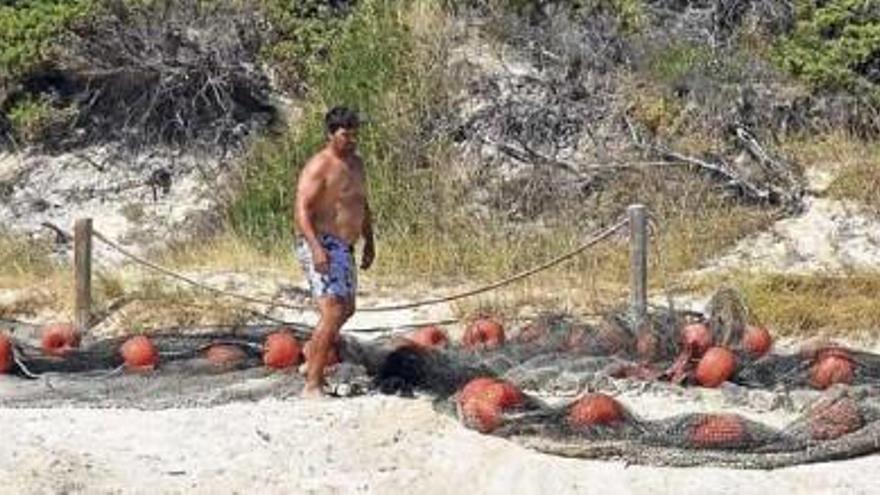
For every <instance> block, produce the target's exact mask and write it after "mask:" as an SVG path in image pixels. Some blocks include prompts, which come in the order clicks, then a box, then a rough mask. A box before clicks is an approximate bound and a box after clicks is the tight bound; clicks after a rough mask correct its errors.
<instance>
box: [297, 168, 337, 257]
mask: <svg viewBox="0 0 880 495" xmlns="http://www.w3.org/2000/svg"><path fill="white" fill-rule="evenodd" d="M322 169H323V167H322V163H321V162H320V161H319V160H318V159H312V160H311V161H310V162H309V163H308V164H306V166H305V168H303V171H302V173H301V174H300V177H299V182H298V184H297V187H296V204H295V206H294V211H295V217H296V225H297V227H298V228H299V231H300V234H302V236H303V237H304V238H305V239H306V242H307V243H308V245H309V248H310V249H311V250H312V258H313V260H314V263H315V269H316V270H317V271H318V272H321V273H326V272H327V270H328V269H329V266H330V264H329V259H328V257H327V253H326V252H325V251H324V248H323V247H322V246H321V243H320V242H319V241H318V236H317V233H316V232H315V226H314V224H313V223H312V211H313V208H314V204H315V202H316V201H317V200H318V198H319V196H320V194H321V191H322V190H323V189H324V177H323V175H324V174H323V170H322Z"/></svg>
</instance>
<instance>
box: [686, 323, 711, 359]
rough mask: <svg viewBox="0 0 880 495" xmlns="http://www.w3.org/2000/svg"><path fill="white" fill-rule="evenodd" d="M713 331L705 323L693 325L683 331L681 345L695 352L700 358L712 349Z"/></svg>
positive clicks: (687, 326)
mask: <svg viewBox="0 0 880 495" xmlns="http://www.w3.org/2000/svg"><path fill="white" fill-rule="evenodd" d="M712 340H713V338H712V330H710V329H709V326H708V325H706V324H705V323H691V324H690V325H685V327H684V328H682V329H681V345H682V346H683V347H689V348H690V349H691V350H693V355H694V356H696V357H700V356H702V355H703V354H705V353H706V351H708V350H709V348H710V347H712Z"/></svg>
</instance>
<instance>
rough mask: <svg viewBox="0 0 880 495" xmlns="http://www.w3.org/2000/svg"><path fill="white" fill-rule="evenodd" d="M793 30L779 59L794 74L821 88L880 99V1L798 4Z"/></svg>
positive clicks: (806, 0)
mask: <svg viewBox="0 0 880 495" xmlns="http://www.w3.org/2000/svg"><path fill="white" fill-rule="evenodd" d="M797 5H798V18H797V22H796V25H795V28H794V31H793V32H792V33H791V34H790V35H789V36H788V37H786V38H785V39H784V40H783V42H782V43H781V44H780V45H779V47H778V50H777V51H778V54H777V59H778V61H779V62H780V63H781V64H782V65H783V67H785V68H786V69H788V70H789V71H790V72H791V73H792V74H794V75H795V76H798V77H800V78H803V79H804V80H806V81H807V82H809V83H810V84H811V85H813V86H814V87H817V88H822V89H844V90H850V91H858V92H859V93H862V94H864V93H866V92H867V93H870V94H872V96H873V97H875V98H880V87H878V85H880V2H876V1H865V0H830V1H819V0H799V1H798V3H797Z"/></svg>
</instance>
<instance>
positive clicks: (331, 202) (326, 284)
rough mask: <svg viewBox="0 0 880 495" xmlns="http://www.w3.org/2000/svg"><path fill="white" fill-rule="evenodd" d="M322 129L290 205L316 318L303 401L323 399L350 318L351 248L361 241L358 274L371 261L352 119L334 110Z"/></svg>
mask: <svg viewBox="0 0 880 495" xmlns="http://www.w3.org/2000/svg"><path fill="white" fill-rule="evenodd" d="M324 124H325V130H326V132H327V143H326V145H325V146H324V148H323V149H322V150H321V151H319V152H318V153H317V154H316V155H315V156H313V157H312V158H311V159H310V160H309V161H308V163H307V164H306V166H305V167H304V168H303V170H302V172H301V173H300V176H299V180H298V183H297V186H296V199H295V202H294V224H295V226H296V230H295V232H294V234H295V237H296V246H295V249H296V253H297V257H298V258H299V260H300V262H301V263H302V266H303V271H304V272H305V274H306V276H307V277H308V279H309V285H310V287H311V291H312V297H313V298H314V300H315V301H316V302H317V305H318V310H319V311H320V313H321V317H320V320H318V325H317V326H316V327H315V331H314V333H313V334H312V339H311V341H310V344H309V345H310V347H311V353H310V354H311V355H310V359H309V361H308V365H307V372H306V387H305V389H304V390H303V395H304V396H307V397H315V396H321V395H322V394H323V391H322V389H323V385H324V368H325V367H326V365H327V358H328V353H329V351H330V350H331V348H332V347H333V346H334V345H335V342H336V339H337V338H338V336H339V329H340V328H341V327H342V325H343V324H344V323H345V322H346V321H347V320H348V319H349V318H350V317H351V315H352V314H354V309H355V292H356V291H357V267H356V266H355V264H354V263H355V261H354V244H355V243H356V242H357V241H358V239H360V238H361V237H362V236H363V238H364V248H363V256H362V259H361V268H362V269H364V270H366V269H368V268H369V267H370V265H372V263H373V258H374V256H375V251H374V246H373V228H372V220H371V217H370V208H369V205H368V204H367V194H366V183H365V178H366V177H365V173H364V165H363V162H362V161H361V159H360V157H359V156H358V155H357V153H356V152H355V149H356V147H357V132H358V127H359V125H360V123H359V121H358V117H357V114H355V113H354V112H353V111H351V110H349V109H347V108H342V107H336V108H333V109H331V110H330V111H329V112H328V113H327V115H326V116H325V119H324Z"/></svg>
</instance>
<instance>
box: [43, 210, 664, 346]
mask: <svg viewBox="0 0 880 495" xmlns="http://www.w3.org/2000/svg"><path fill="white" fill-rule="evenodd" d="M637 206H638V205H637ZM638 208H644V207H641V206H638ZM630 210H631V211H630V215H629V217H627V216H621V217H619V218H618V219H617V220H616V221H615V222H614V223H612V224H611V225H609V226H607V227H604V228H601V229H598V230H596V231H594V232H593V233H591V234H590V235H589V236H588V237H587V238H586V240H585V241H584V242H582V243H580V244H579V245H577V246H576V247H574V248H572V249H571V250H569V251H566V252H564V253H562V254H560V255H558V256H556V257H554V258H552V259H549V260H547V261H546V262H544V263H541V264H539V265H537V266H534V267H532V268H529V269H526V270H523V271H520V272H517V273H514V274H512V275H510V276H508V277H505V278H503V279H500V280H497V281H494V282H491V283H487V284H484V285H481V286H479V287H476V288H474V289H470V290H466V291H461V292H457V293H454V294H450V295H447V296H440V297H433V298H428V299H423V300H420V301H414V302H408V303H401V304H390V305H380V306H372V307H364V308H358V312H359V313H382V312H391V311H401V310H408V309H415V308H420V307H425V306H431V305H437V304H444V303H449V302H454V301H458V300H461V299H465V298H469V297H473V296H477V295H480V294H484V293H487V292H491V291H494V290H497V289H500V288H502V287H505V286H508V285H510V284H513V283H515V282H518V281H520V280H523V279H525V278H528V277H530V276H533V275H536V274H538V273H541V272H543V271H546V270H549V269H550V268H552V267H554V266H557V265H559V264H561V263H563V262H565V261H567V260H570V259H572V258H574V257H576V256H578V255H580V254H581V253H583V252H584V251H586V250H588V249H590V248H591V247H593V246H595V245H597V244H599V243H600V242H602V241H603V240H605V239H608V238H609V237H611V236H612V235H613V234H615V233H616V232H618V231H620V230H621V229H623V228H624V227H626V226H627V225H631V223H632V210H633V207H630ZM652 223H654V222H652ZM45 226H46V227H47V228H50V229H52V230H53V231H55V232H60V233H63V234H65V235H67V236H69V237H70V238H72V239H74V252H75V254H76V256H75V263H74V264H75V266H76V273H75V277H76V281H75V286H76V290H77V294H76V309H75V316H76V321H77V326H78V327H80V328H81V329H85V328H87V327H88V326H89V321H90V320H89V315H91V311H92V308H91V294H90V291H91V276H92V273H91V271H92V263H91V259H92V256H93V249H92V248H93V246H92V239H95V240H97V241H98V242H100V243H101V244H103V245H105V246H107V247H108V248H110V249H112V250H114V251H116V252H117V253H119V254H120V255H122V256H123V257H124V258H126V259H128V260H130V261H131V262H133V263H134V264H136V265H139V266H142V267H144V268H147V269H148V270H151V271H153V272H155V273H158V274H160V275H162V276H164V277H166V278H169V279H173V280H176V281H178V282H182V283H185V284H187V285H189V286H191V287H193V288H195V289H198V290H203V291H206V292H209V293H212V294H215V295H218V296H222V297H229V298H233V299H237V300H239V301H243V302H247V303H252V304H257V305H261V306H266V307H269V308H283V309H289V310H293V311H298V312H312V313H314V312H316V308H315V307H314V306H313V305H300V304H291V303H287V302H283V301H279V300H277V299H275V300H273V299H267V298H261V297H255V296H251V295H247V294H241V293H238V292H234V291H229V290H224V289H220V288H217V287H214V286H211V285H209V284H206V283H203V282H200V281H198V280H195V279H194V278H192V277H189V276H186V275H183V274H181V273H178V272H176V271H174V270H172V269H170V268H168V267H165V266H162V265H160V264H158V263H155V262H152V261H150V260H148V259H146V258H144V257H143V256H139V255H137V254H135V253H133V252H132V251H131V250H129V249H126V248H125V247H123V246H121V245H120V244H119V243H117V242H115V241H113V240H111V239H110V238H109V237H108V236H106V235H104V234H103V233H102V232H101V231H99V230H97V229H94V228H92V225H91V219H82V220H78V221H77V228H76V229H75V233H74V235H70V234H68V233H67V232H66V231H65V230H64V229H62V228H60V227H58V226H56V225H53V224H47V225H45ZM642 237H643V238H644V237H646V236H642ZM641 242H644V240H642V241H641ZM634 249H637V248H635V247H634ZM638 249H640V250H643V248H638ZM643 276H644V275H641V276H640V277H643ZM253 313H254V314H255V315H258V316H260V317H261V318H264V319H266V320H268V321H273V322H276V323H278V324H285V325H291V326H299V327H303V328H306V327H308V326H309V325H307V324H305V323H302V322H291V321H284V320H281V319H278V318H275V317H272V316H271V315H268V314H266V313H264V312H260V311H256V310H254V311H253ZM458 321H460V319H445V320H439V321H436V322H433V321H432V322H422V323H418V324H416V323H413V324H411V325H398V327H399V328H414V327H416V326H422V325H443V324H449V323H455V322H458ZM347 331H352V332H365V333H370V332H378V331H380V329H378V328H377V327H370V328H352V329H347Z"/></svg>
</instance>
